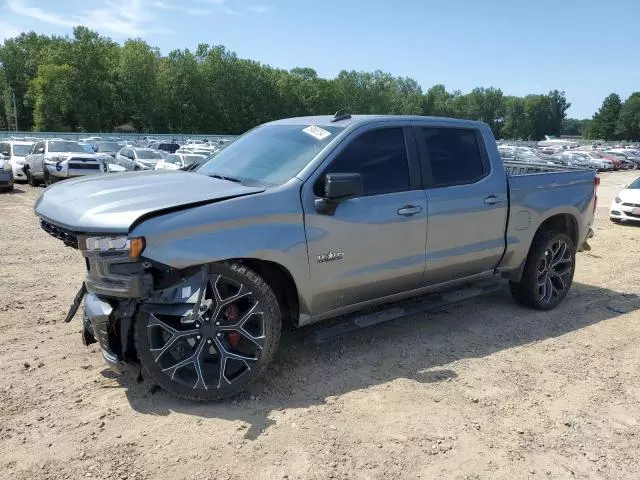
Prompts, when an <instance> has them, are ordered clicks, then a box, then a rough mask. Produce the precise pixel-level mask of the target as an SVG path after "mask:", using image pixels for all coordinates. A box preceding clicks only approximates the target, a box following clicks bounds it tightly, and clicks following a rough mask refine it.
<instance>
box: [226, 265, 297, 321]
mask: <svg viewBox="0 0 640 480" xmlns="http://www.w3.org/2000/svg"><path fill="white" fill-rule="evenodd" d="M237 261H238V262H240V263H242V264H243V265H246V266H247V267H249V268H250V269H251V270H253V271H254V272H256V273H257V274H258V275H260V276H261V277H262V278H263V279H264V281H265V282H267V284H268V285H269V286H270V287H271V288H272V289H273V292H274V293H275V295H276V298H277V299H278V304H279V305H280V311H281V312H282V319H283V321H284V324H285V325H284V326H293V327H297V326H298V320H299V318H300V304H299V301H298V288H297V287H296V283H295V282H294V280H293V277H292V276H291V273H289V270H287V269H286V268H285V267H283V266H282V265H280V264H279V263H276V262H270V261H267V260H258V259H255V258H239V259H237Z"/></svg>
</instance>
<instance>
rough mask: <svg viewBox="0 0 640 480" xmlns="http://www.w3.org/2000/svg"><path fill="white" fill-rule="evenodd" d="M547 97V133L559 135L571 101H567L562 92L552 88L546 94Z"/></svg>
mask: <svg viewBox="0 0 640 480" xmlns="http://www.w3.org/2000/svg"><path fill="white" fill-rule="evenodd" d="M547 96H548V98H549V126H548V127H547V128H548V130H547V132H546V133H547V134H548V135H555V136H559V135H560V134H561V133H562V122H563V120H564V119H565V117H566V116H567V110H568V109H569V108H570V107H571V103H569V102H567V98H566V96H565V93H564V92H559V91H558V90H552V91H551V92H549V94H548V95H547Z"/></svg>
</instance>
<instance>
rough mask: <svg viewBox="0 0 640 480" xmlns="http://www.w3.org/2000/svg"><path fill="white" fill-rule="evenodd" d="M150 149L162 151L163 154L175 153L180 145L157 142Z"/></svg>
mask: <svg viewBox="0 0 640 480" xmlns="http://www.w3.org/2000/svg"><path fill="white" fill-rule="evenodd" d="M152 148H155V149H156V150H162V151H163V152H169V153H176V150H178V149H179V148H180V145H178V144H177V143H173V142H159V143H158V144H157V145H153V146H152Z"/></svg>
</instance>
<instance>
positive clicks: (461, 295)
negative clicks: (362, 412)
mask: <svg viewBox="0 0 640 480" xmlns="http://www.w3.org/2000/svg"><path fill="white" fill-rule="evenodd" d="M504 286H505V282H504V281H503V280H502V281H501V280H495V279H491V280H485V281H482V282H478V283H475V284H472V285H468V286H466V287H458V288H456V289H455V290H450V291H446V292H441V293H432V294H428V295H425V296H422V297H418V298H414V299H410V300H403V301H402V302H396V303H392V304H390V305H388V306H386V307H383V309H378V310H375V311H369V312H367V313H363V312H358V313H355V314H352V315H350V316H345V317H343V319H342V320H341V321H339V322H338V323H334V324H333V325H330V326H327V327H318V328H314V329H312V330H311V332H310V334H311V340H312V341H313V342H314V343H325V342H330V341H332V340H334V339H336V338H338V337H340V336H342V335H345V334H347V333H352V332H355V331H358V330H360V329H362V328H367V327H371V326H373V325H378V324H380V323H384V322H389V321H391V320H398V319H400V318H406V317H410V316H412V315H416V314H419V313H427V312H431V311H434V310H439V309H441V308H443V307H446V306H449V305H453V304H455V303H459V302H463V301H465V300H469V299H471V298H474V297H479V296H480V295H485V294H487V293H491V292H495V291H497V290H502V289H503V288H504Z"/></svg>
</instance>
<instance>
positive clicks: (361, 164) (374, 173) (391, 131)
mask: <svg viewBox="0 0 640 480" xmlns="http://www.w3.org/2000/svg"><path fill="white" fill-rule="evenodd" d="M327 173H359V174H360V175H361V176H362V185H363V187H364V195H381V194H384V193H393V192H402V191H405V190H409V189H410V184H409V161H408V158H407V149H406V147H405V142H404V133H403V130H402V128H384V129H380V130H373V131H370V132H366V133H363V134H362V135H360V136H359V137H357V138H356V139H355V140H353V141H352V142H351V143H350V144H349V145H348V146H347V147H346V148H345V149H344V150H343V151H342V152H341V153H340V154H339V155H338V157H337V158H335V159H334V160H333V162H331V165H329V167H327V169H326V170H325V171H324V173H323V175H322V178H320V179H319V181H318V182H316V185H315V187H314V193H315V194H316V195H317V196H322V195H323V194H324V176H325V175H326V174H327Z"/></svg>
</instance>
